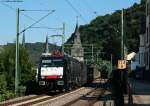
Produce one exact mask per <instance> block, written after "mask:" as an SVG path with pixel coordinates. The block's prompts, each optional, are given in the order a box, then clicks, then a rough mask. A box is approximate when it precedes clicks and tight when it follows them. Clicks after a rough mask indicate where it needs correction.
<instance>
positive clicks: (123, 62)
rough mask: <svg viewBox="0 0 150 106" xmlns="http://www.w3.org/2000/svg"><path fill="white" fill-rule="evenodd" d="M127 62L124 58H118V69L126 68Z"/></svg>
mask: <svg viewBox="0 0 150 106" xmlns="http://www.w3.org/2000/svg"><path fill="white" fill-rule="evenodd" d="M126 68H127V63H126V60H118V69H126Z"/></svg>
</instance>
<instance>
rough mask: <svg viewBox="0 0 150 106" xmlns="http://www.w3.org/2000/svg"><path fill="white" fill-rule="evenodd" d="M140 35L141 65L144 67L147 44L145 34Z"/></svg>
mask: <svg viewBox="0 0 150 106" xmlns="http://www.w3.org/2000/svg"><path fill="white" fill-rule="evenodd" d="M139 37H140V46H139V67H140V68H144V67H145V62H144V53H145V44H144V41H145V39H144V37H145V34H141V35H139Z"/></svg>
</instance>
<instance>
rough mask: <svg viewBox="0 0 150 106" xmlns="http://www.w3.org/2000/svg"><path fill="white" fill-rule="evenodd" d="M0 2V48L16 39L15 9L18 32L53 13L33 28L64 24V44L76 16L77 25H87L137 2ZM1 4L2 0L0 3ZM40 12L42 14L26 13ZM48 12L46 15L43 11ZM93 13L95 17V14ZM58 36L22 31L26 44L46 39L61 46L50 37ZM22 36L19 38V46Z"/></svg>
mask: <svg viewBox="0 0 150 106" xmlns="http://www.w3.org/2000/svg"><path fill="white" fill-rule="evenodd" d="M1 1H2V0H0V45H4V44H7V43H12V42H15V39H16V9H17V8H20V9H21V10H26V11H20V20H19V21H20V24H19V32H21V31H22V30H23V29H25V28H27V27H28V26H30V25H32V24H33V23H34V22H35V21H37V20H39V19H40V18H41V17H43V16H45V15H46V14H48V13H49V12H51V11H52V10H55V12H52V13H51V14H50V15H49V16H47V17H46V18H45V19H43V20H42V21H40V22H39V23H37V24H35V25H34V26H33V27H49V28H62V26H63V23H65V41H66V40H67V39H68V38H69V37H70V36H71V34H72V33H73V32H74V29H75V26H76V23H77V18H76V17H77V16H78V24H79V25H85V24H89V23H90V21H91V20H93V19H95V18H96V17H97V16H103V15H105V14H111V13H113V12H115V11H116V10H120V9H122V8H128V7H131V6H132V5H133V4H134V3H140V0H23V2H19V3H15V2H9V3H8V2H7V3H6V2H1ZM3 1H4V0H3ZM29 10H42V11H29ZM45 10H49V11H45ZM95 12H96V13H95ZM57 34H58V35H61V34H62V30H52V29H45V28H29V29H28V30H26V31H25V41H26V42H30V43H35V42H45V39H46V36H47V35H48V36H49V42H50V43H60V42H61V39H60V38H58V37H57V38H54V39H52V37H50V36H51V35H57ZM22 35H23V34H20V35H19V40H20V43H21V42H22Z"/></svg>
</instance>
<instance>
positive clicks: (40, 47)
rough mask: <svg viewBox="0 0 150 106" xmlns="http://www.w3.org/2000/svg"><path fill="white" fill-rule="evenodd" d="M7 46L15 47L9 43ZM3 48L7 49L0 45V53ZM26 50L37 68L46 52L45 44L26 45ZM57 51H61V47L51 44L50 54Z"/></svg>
mask: <svg viewBox="0 0 150 106" xmlns="http://www.w3.org/2000/svg"><path fill="white" fill-rule="evenodd" d="M7 45H8V46H9V45H15V44H14V43H8V44H7ZM2 47H4V48H5V45H0V51H1V50H2ZM25 48H26V49H27V52H28V53H29V57H30V61H31V62H32V63H33V66H37V65H38V63H39V59H40V56H41V54H42V53H43V52H44V49H45V43H42V42H36V43H26V44H25ZM55 49H61V47H58V46H56V45H52V44H49V52H51V51H53V50H55Z"/></svg>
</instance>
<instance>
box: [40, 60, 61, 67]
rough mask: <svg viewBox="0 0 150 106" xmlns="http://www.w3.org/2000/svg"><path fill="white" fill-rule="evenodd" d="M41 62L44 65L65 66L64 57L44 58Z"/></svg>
mask: <svg viewBox="0 0 150 106" xmlns="http://www.w3.org/2000/svg"><path fill="white" fill-rule="evenodd" d="M41 62H42V63H41V66H42V67H63V60H62V59H44V60H42V61H41Z"/></svg>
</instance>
